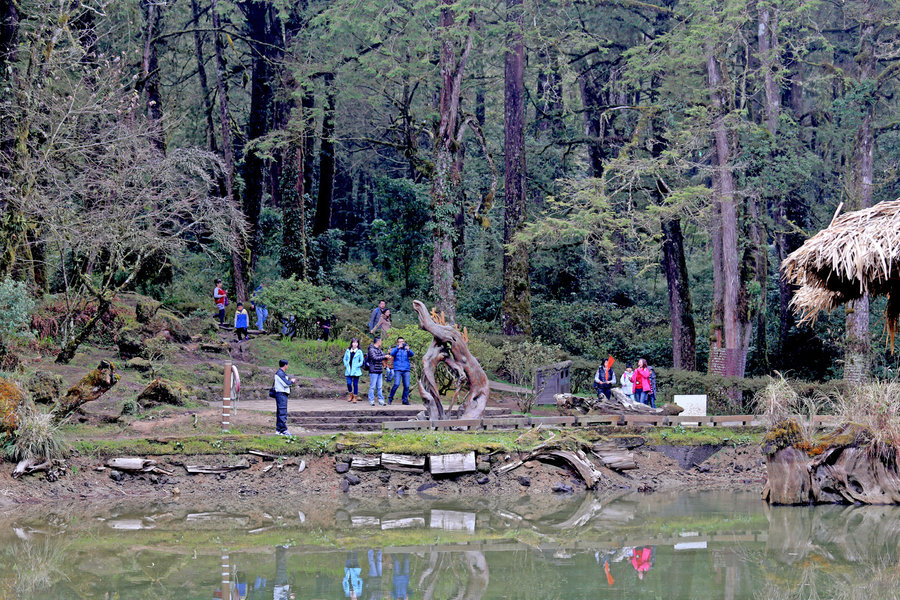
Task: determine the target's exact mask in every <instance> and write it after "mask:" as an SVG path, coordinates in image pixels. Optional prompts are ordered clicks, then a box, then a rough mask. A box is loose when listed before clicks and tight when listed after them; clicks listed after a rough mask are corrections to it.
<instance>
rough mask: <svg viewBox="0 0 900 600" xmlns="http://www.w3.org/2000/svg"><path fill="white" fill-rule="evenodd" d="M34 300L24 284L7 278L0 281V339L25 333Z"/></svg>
mask: <svg viewBox="0 0 900 600" xmlns="http://www.w3.org/2000/svg"><path fill="white" fill-rule="evenodd" d="M33 309H34V300H32V299H31V296H30V295H29V294H28V288H27V287H26V286H25V284H24V283H21V282H19V281H13V280H12V279H10V278H9V277H6V278H4V279H3V280H0V315H3V318H2V319H0V339H2V338H4V337H6V336H8V335H14V334H21V333H24V332H26V331H27V329H26V328H27V326H28V322H29V320H30V318H31V311H32V310H33Z"/></svg>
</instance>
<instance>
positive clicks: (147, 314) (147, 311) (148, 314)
mask: <svg viewBox="0 0 900 600" xmlns="http://www.w3.org/2000/svg"><path fill="white" fill-rule="evenodd" d="M159 307H160V303H159V302H155V301H153V300H150V299H149V298H148V299H141V300H138V302H137V306H135V308H134V313H135V318H136V319H137V322H138V323H149V322H150V319H152V318H153V317H154V315H156V311H158V310H159Z"/></svg>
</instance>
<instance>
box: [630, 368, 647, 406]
mask: <svg viewBox="0 0 900 600" xmlns="http://www.w3.org/2000/svg"><path fill="white" fill-rule="evenodd" d="M631 381H632V383H633V385H634V401H635V402H639V403H641V404H647V405H649V404H650V401H649V397H650V369H648V368H647V359H645V358H641V359H639V360H638V366H637V369H635V370H634V374H633V375H632V376H631Z"/></svg>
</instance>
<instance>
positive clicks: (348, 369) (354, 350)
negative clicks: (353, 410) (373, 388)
mask: <svg viewBox="0 0 900 600" xmlns="http://www.w3.org/2000/svg"><path fill="white" fill-rule="evenodd" d="M363 358H364V354H363V351H362V350H360V349H359V340H358V339H357V338H353V340H351V341H350V347H349V348H347V351H346V352H344V376H345V377H346V378H347V402H356V400H357V399H358V398H359V378H360V376H362V364H363Z"/></svg>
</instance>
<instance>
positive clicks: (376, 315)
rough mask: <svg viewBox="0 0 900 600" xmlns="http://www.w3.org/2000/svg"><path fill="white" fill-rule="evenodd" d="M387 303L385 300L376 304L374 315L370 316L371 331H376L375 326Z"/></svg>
mask: <svg viewBox="0 0 900 600" xmlns="http://www.w3.org/2000/svg"><path fill="white" fill-rule="evenodd" d="M386 306H387V303H386V302H385V301H384V300H379V301H378V306H376V307H375V308H374V309H373V310H372V316H371V317H369V331H370V332H373V331H375V326H376V325H378V321H379V319H381V314H382V313H383V312H384V309H385V307H386Z"/></svg>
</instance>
